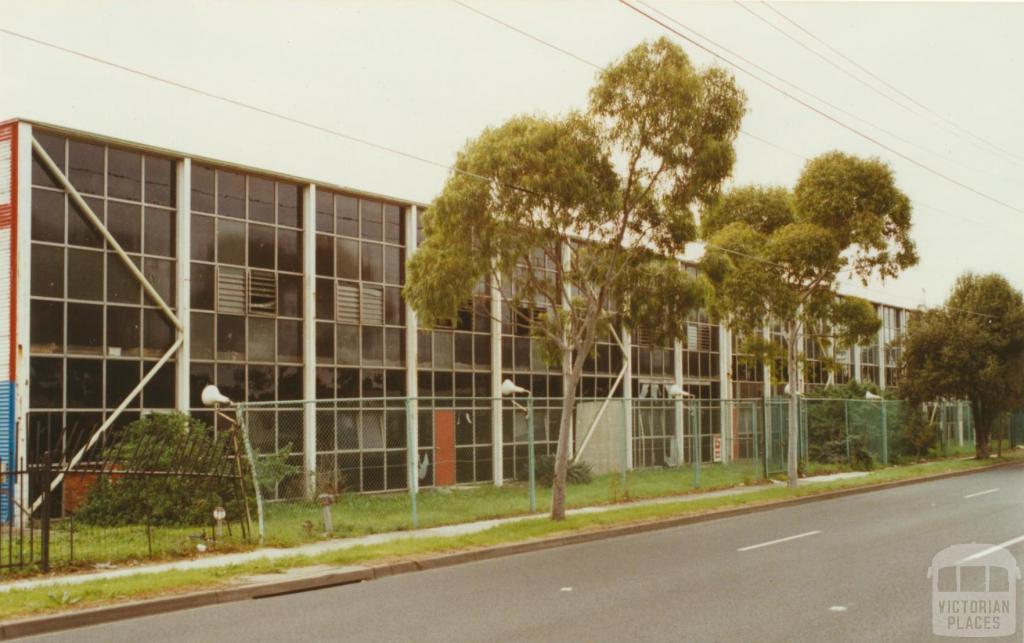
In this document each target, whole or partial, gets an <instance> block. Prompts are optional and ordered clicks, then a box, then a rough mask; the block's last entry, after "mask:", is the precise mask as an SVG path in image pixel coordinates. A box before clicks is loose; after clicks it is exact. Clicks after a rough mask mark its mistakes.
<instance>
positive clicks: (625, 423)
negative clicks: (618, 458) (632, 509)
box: [622, 397, 633, 497]
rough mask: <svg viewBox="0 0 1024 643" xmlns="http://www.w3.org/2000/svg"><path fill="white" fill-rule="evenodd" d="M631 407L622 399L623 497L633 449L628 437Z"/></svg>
mask: <svg viewBox="0 0 1024 643" xmlns="http://www.w3.org/2000/svg"><path fill="white" fill-rule="evenodd" d="M631 408H632V405H630V404H626V398H625V397H623V398H622V445H623V446H622V495H623V497H625V496H626V495H627V493H626V485H627V483H628V478H627V475H626V474H627V469H629V450H630V449H631V448H632V447H633V445H632V444H631V442H630V439H629V438H630V435H629V417H628V416H629V414H630V413H631V412H632V410H631Z"/></svg>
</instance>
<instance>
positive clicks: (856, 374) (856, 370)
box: [853, 344, 863, 382]
mask: <svg viewBox="0 0 1024 643" xmlns="http://www.w3.org/2000/svg"><path fill="white" fill-rule="evenodd" d="M853 379H854V380H856V381H858V382H861V381H863V378H862V377H861V368H860V344H854V345H853Z"/></svg>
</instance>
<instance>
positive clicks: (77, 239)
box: [68, 196, 104, 248]
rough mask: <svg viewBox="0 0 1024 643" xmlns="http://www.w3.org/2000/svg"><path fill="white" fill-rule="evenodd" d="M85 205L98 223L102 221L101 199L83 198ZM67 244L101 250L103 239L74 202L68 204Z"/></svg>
mask: <svg viewBox="0 0 1024 643" xmlns="http://www.w3.org/2000/svg"><path fill="white" fill-rule="evenodd" d="M85 204H86V205H88V206H89V209H90V210H92V213H93V214H95V215H96V216H97V217H98V218H99V220H100V221H103V217H104V214H103V199H97V198H95V197H91V196H90V197H85ZM68 207H69V209H70V210H69V213H68V243H69V244H71V245H73V246H87V247H89V248H102V247H103V243H104V242H103V237H102V236H101V235H100V233H99V232H98V231H97V230H96V226H95V224H93V222H92V221H90V220H89V218H88V217H87V215H86V214H85V212H84V211H83V210H82V209H81V208H79V207H78V206H77V205H75V204H74V202H69V203H68Z"/></svg>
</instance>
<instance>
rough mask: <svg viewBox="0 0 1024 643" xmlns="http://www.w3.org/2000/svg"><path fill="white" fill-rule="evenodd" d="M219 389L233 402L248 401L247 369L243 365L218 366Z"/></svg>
mask: <svg viewBox="0 0 1024 643" xmlns="http://www.w3.org/2000/svg"><path fill="white" fill-rule="evenodd" d="M217 388H219V389H220V392H221V393H223V394H224V395H226V396H227V397H229V398H231V399H232V400H244V399H246V397H245V367H244V366H242V365H241V364H218V365H217Z"/></svg>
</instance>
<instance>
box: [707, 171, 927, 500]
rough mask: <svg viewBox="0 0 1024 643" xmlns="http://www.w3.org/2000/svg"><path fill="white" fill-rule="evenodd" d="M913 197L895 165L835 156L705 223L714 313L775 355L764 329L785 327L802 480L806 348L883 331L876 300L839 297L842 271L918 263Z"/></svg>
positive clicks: (792, 440)
mask: <svg viewBox="0 0 1024 643" xmlns="http://www.w3.org/2000/svg"><path fill="white" fill-rule="evenodd" d="M910 222H911V207H910V200H909V199H908V198H907V197H906V195H904V194H903V193H902V192H901V191H900V190H899V189H897V187H896V185H895V181H894V179H893V176H892V172H891V170H890V169H889V167H888V166H886V165H885V164H884V163H882V162H881V161H879V160H876V159H861V158H858V157H855V156H851V155H848V154H844V153H841V152H829V153H827V154H823V155H821V156H819V157H817V158H815V159H812V160H811V161H809V162H808V163H807V165H806V166H805V167H804V169H803V172H802V174H801V175H800V178H799V180H798V181H797V184H796V187H795V188H794V189H793V191H792V192H790V191H789V190H787V189H785V188H781V187H761V186H747V187H740V188H736V189H734V190H731V191H729V192H728V193H727V194H725V195H724V196H723V197H722V198H721V199H720V200H719V201H718V202H717V203H716V204H715V205H714V206H713V207H712V208H710V209H709V211H708V212H707V213H706V215H705V217H704V218H703V220H702V222H701V233H702V236H703V238H704V239H705V241H706V243H707V246H706V249H705V255H704V258H703V259H702V262H701V263H702V267H703V269H704V271H705V273H706V274H707V275H708V277H709V278H710V280H711V282H712V283H713V284H714V285H715V288H714V295H713V297H712V301H711V304H710V309H711V310H712V312H713V313H714V314H715V315H716V316H717V317H719V318H720V319H721V320H722V321H723V322H724V323H726V324H727V325H729V326H730V327H731V328H732V329H733V330H734V331H737V332H738V333H739V334H741V335H742V336H744V337H746V338H749V344H750V347H749V348H750V350H751V351H752V352H757V353H761V354H767V353H768V352H769V346H768V345H767V343H766V342H764V341H762V340H759V338H761V337H762V336H761V332H762V329H764V328H768V327H769V325H770V324H773V323H774V324H779V325H780V326H781V328H782V330H783V335H784V339H785V342H784V343H785V351H786V354H785V363H786V369H785V370H786V379H787V383H788V386H787V389H788V396H789V422H788V452H787V469H788V473H789V484H790V486H796V483H797V475H798V467H797V457H798V451H797V446H798V439H799V423H798V410H799V402H798V395H799V394H800V393H801V392H802V388H803V387H802V381H803V380H802V365H803V363H804V357H805V356H804V349H805V346H804V345H803V343H802V342H801V341H800V338H801V337H802V333H803V332H804V331H805V330H807V329H810V330H811V331H816V330H817V329H818V328H820V327H826V328H832V329H833V332H834V333H835V336H836V338H837V340H838V341H839V342H841V343H843V344H846V345H850V344H853V343H855V342H858V341H861V340H864V339H867V338H868V337H871V336H872V335H874V334H875V333H877V332H878V328H879V326H880V324H881V322H880V320H879V319H878V316H877V315H876V313H875V311H874V308H873V306H872V305H871V304H870V303H868V302H866V301H864V300H862V299H856V298H852V297H841V296H839V294H838V286H839V282H840V276H841V275H843V274H844V273H847V272H849V273H851V274H852V275H853V276H854V277H855V278H859V279H860V280H861V281H863V282H864V283H866V282H867V281H868V280H869V279H870V278H872V277H873V276H880V277H882V278H887V277H894V276H896V275H897V274H899V272H900V271H901V270H903V269H905V268H907V267H909V266H912V265H914V264H915V263H916V262H917V253H916V250H915V247H914V243H913V240H912V239H911V238H910Z"/></svg>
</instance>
